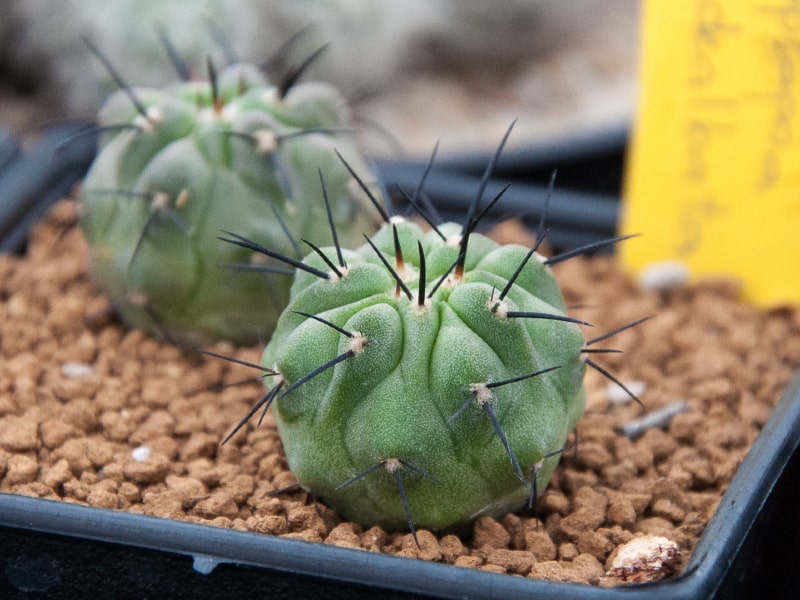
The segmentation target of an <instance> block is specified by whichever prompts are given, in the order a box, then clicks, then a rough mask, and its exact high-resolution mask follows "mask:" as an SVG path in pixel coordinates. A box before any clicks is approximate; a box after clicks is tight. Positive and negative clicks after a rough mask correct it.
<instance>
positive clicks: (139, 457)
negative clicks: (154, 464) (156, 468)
mask: <svg viewBox="0 0 800 600" xmlns="http://www.w3.org/2000/svg"><path fill="white" fill-rule="evenodd" d="M152 452H153V451H152V450H150V448H149V447H148V446H138V447H136V448H134V449H133V450H131V458H132V459H133V460H135V461H136V462H144V461H146V460H147V459H148V458H150V454H152Z"/></svg>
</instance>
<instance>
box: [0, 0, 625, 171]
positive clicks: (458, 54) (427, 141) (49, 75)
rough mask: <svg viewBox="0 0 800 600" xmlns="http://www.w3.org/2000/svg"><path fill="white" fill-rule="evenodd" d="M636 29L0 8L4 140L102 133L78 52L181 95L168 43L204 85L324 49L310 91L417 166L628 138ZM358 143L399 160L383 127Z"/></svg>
mask: <svg viewBox="0 0 800 600" xmlns="http://www.w3.org/2000/svg"><path fill="white" fill-rule="evenodd" d="M637 13H638V1H637V0H502V1H499V2H485V1H482V0H404V1H402V2H395V1H393V0H227V1H225V2H223V1H222V0H170V1H164V0H127V1H123V0H118V1H113V2H110V1H108V0H59V1H54V0H2V1H0V126H6V127H10V128H11V129H12V130H13V131H15V132H21V131H23V130H26V129H29V128H32V127H34V126H38V125H41V124H43V123H47V122H52V121H54V120H58V119H65V118H88V119H91V118H93V116H94V114H95V111H96V110H97V108H98V107H99V105H100V103H101V102H102V100H103V98H104V97H105V96H106V95H107V94H108V93H109V91H111V90H112V89H113V85H112V84H111V82H110V80H109V78H108V75H107V73H106V72H104V70H103V69H102V66H101V65H100V64H99V62H98V61H97V60H96V59H95V58H94V57H92V56H91V54H90V53H89V51H88V49H87V48H86V46H85V44H84V42H83V39H82V37H83V36H86V37H88V38H89V39H91V40H92V41H93V42H94V43H95V44H96V45H97V46H98V47H99V48H100V49H101V50H102V51H103V52H104V53H105V54H106V55H107V56H108V57H109V58H110V60H111V61H112V62H113V63H114V64H115V65H117V67H118V68H119V70H120V71H121V73H122V74H123V76H124V77H125V79H126V80H127V81H128V82H129V83H130V84H131V85H157V84H162V83H164V82H167V81H170V80H174V79H175V73H174V69H173V67H172V65H171V63H170V62H169V60H168V58H167V56H166V53H165V51H164V47H163V45H162V43H161V42H160V41H159V33H158V31H159V28H161V29H162V30H163V31H164V32H166V33H167V35H168V36H169V38H170V39H171V41H172V43H173V44H174V46H175V47H176V49H177V50H178V52H179V53H180V54H181V56H182V57H184V59H185V60H186V61H187V62H189V63H190V64H191V65H192V66H193V67H195V68H196V69H202V68H203V67H202V65H204V64H205V60H206V57H207V56H210V57H212V58H213V59H214V60H215V62H216V63H217V64H224V63H225V62H226V61H228V60H231V59H234V58H239V59H242V60H247V61H251V62H255V63H258V64H266V65H267V66H268V68H270V69H272V70H273V71H275V72H277V73H281V72H284V71H285V70H286V68H287V67H288V66H290V65H296V64H298V63H299V62H301V61H302V60H303V58H304V57H306V56H307V55H309V54H310V53H311V52H313V51H314V50H315V49H316V48H318V47H319V46H321V45H322V44H324V43H330V46H329V47H328V48H327V50H326V51H325V53H324V54H323V55H322V56H321V58H320V60H319V61H318V62H316V63H315V65H314V68H313V69H312V70H311V72H310V73H309V74H308V75H307V76H306V77H305V78H306V79H309V78H319V79H324V80H329V81H331V82H333V83H334V84H336V85H337V86H338V87H339V88H340V89H341V90H342V91H343V92H344V94H345V95H346V96H347V97H348V98H349V99H350V100H351V101H352V103H353V106H354V110H355V111H356V113H357V115H358V116H359V117H361V118H363V119H364V121H363V122H364V123H369V122H374V123H378V124H380V127H381V128H383V129H384V130H386V131H388V132H390V133H391V134H392V136H394V137H395V138H396V139H397V141H398V143H399V144H400V146H401V148H402V149H403V150H404V151H405V152H408V153H410V155H411V156H424V155H427V154H428V153H429V152H430V150H431V148H432V147H433V145H434V143H435V142H436V140H437V139H439V140H441V144H442V146H441V151H440V152H441V154H442V155H448V154H458V153H464V152H467V151H471V150H482V149H491V148H493V147H494V146H495V145H496V144H497V142H498V140H499V139H500V137H501V136H502V133H503V132H504V130H505V129H506V128H507V126H508V124H509V123H510V122H511V120H512V119H513V118H515V117H518V118H519V122H518V124H517V127H516V129H515V132H514V135H513V136H512V138H511V140H510V142H509V144H510V146H511V147H514V146H519V145H524V144H526V143H532V144H541V143H543V142H547V141H548V140H557V139H559V138H563V137H564V136H567V137H568V136H571V135H574V134H575V133H576V132H582V133H585V132H592V131H598V132H602V131H605V130H608V129H612V130H614V129H617V128H624V127H625V126H626V125H627V124H628V122H629V121H630V118H631V115H632V112H633V107H634V104H635V100H636V66H637V65H636V62H637V39H636V37H637V23H638V14H637ZM301 31H302V35H300V36H298V37H297V39H296V41H295V43H294V44H293V45H292V46H291V48H290V50H289V51H288V53H281V50H280V49H281V47H282V46H283V45H284V44H285V43H286V42H287V40H289V39H290V38H292V36H293V34H295V33H297V32H301ZM276 53H277V54H276ZM270 57H272V58H273V60H270ZM364 143H365V144H366V145H367V148H368V150H370V151H371V152H372V153H373V154H377V155H387V154H393V153H395V152H396V150H397V148H396V147H394V145H393V143H390V142H389V141H387V137H386V136H385V135H383V134H382V133H381V132H380V130H379V128H377V127H370V126H365V135H364Z"/></svg>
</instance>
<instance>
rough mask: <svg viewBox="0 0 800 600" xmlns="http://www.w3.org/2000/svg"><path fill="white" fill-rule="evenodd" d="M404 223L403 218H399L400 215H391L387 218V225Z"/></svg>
mask: <svg viewBox="0 0 800 600" xmlns="http://www.w3.org/2000/svg"><path fill="white" fill-rule="evenodd" d="M405 222H406V219H405V217H401V216H400V215H392V216H391V217H389V225H400V224H401V223H405Z"/></svg>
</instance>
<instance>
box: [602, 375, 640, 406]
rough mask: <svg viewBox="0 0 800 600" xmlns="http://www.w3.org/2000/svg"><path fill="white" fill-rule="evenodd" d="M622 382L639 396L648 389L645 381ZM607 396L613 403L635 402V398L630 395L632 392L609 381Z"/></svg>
mask: <svg viewBox="0 0 800 600" xmlns="http://www.w3.org/2000/svg"><path fill="white" fill-rule="evenodd" d="M622 383H623V385H624V386H625V387H626V388H628V389H629V390H630V391H631V393H632V394H633V395H634V396H636V397H637V398H641V397H642V394H644V391H645V390H646V389H647V386H646V385H645V383H644V381H638V380H636V381H623V382H622ZM606 398H607V399H608V401H609V402H610V403H611V404H627V403H628V402H633V398H631V397H630V394H628V392H626V391H625V390H623V389H622V388H621V387H619V386H618V385H617V384H616V383H609V384H608V385H607V386H606Z"/></svg>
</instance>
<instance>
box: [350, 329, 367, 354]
mask: <svg viewBox="0 0 800 600" xmlns="http://www.w3.org/2000/svg"><path fill="white" fill-rule="evenodd" d="M368 343H369V338H368V337H367V336H365V335H364V334H363V333H361V332H360V331H354V332H353V335H352V337H351V338H350V346H349V348H348V349H349V350H350V352H352V353H353V354H361V353H362V352H363V351H364V348H366V347H367V344H368Z"/></svg>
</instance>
